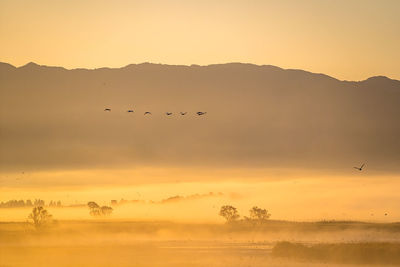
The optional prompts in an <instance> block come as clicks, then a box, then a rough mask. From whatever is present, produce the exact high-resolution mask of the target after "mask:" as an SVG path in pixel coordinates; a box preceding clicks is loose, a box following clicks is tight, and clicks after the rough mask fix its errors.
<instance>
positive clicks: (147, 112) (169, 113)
mask: <svg viewBox="0 0 400 267" xmlns="http://www.w3.org/2000/svg"><path fill="white" fill-rule="evenodd" d="M104 111H107V112H111V108H105V109H104ZM126 112H128V113H133V112H134V111H133V109H128V110H127V111H126ZM206 113H207V112H204V111H198V112H196V114H197V115H198V116H202V115H205V114H206ZM172 114H173V113H172V112H165V115H167V116H171V115H172ZM179 114H181V115H182V116H185V115H186V114H187V112H186V111H185V112H182V111H181V112H179ZM143 115H152V113H151V112H150V111H146V112H145V113H144V114H143Z"/></svg>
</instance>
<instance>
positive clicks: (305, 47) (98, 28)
mask: <svg viewBox="0 0 400 267" xmlns="http://www.w3.org/2000/svg"><path fill="white" fill-rule="evenodd" d="M398 14H400V1H397V0H383V1H377V0H374V1H372V0H335V1H333V0H332V1H330V0H325V1H320V0H304V1H297V0H280V1H268V0H265V1H247V0H246V1H244V0H243V1H238V0H234V1H231V0H230V1H227V0H226V1H209V0H204V1H194V0H184V1H178V0H172V1H161V0H149V1H136V0H132V1H123V0H116V1H103V0H98V1H94V0H87V1H78V0H68V1H66V0H64V1H61V0H60V1H53V0H40V1H28V0H2V1H0V44H1V45H0V46H1V49H0V61H2V62H7V63H11V64H13V65H16V66H21V65H24V64H26V63H27V62H29V61H34V62H37V63H39V64H44V65H57V66H64V67H67V68H77V67H85V68H97V67H102V66H108V67H121V66H124V65H127V64H130V63H141V62H155V63H165V64H185V65H190V64H201V65H205V64H212V63H225V62H249V63H255V64H271V65H277V66H280V67H283V68H298V69H305V70H309V71H312V72H320V73H326V74H328V75H331V76H334V77H336V78H339V79H346V80H363V79H366V78H367V77H370V76H374V75H386V76H389V77H391V78H395V79H400V49H399V47H400V34H399V26H400V16H399V15H398Z"/></svg>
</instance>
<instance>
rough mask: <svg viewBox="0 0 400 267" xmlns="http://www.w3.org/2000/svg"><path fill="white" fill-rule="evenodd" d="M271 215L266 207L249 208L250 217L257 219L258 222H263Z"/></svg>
mask: <svg viewBox="0 0 400 267" xmlns="http://www.w3.org/2000/svg"><path fill="white" fill-rule="evenodd" d="M270 216H271V214H269V213H268V211H267V210H266V209H261V208H259V207H257V206H254V207H253V208H252V209H251V210H250V219H251V220H255V221H259V222H265V221H266V220H268V218H269V217H270Z"/></svg>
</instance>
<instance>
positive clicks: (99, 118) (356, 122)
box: [0, 63, 400, 173]
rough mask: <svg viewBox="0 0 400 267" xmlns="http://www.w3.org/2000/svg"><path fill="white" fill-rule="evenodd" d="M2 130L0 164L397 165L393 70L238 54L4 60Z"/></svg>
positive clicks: (399, 145)
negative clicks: (208, 59) (183, 61)
mask: <svg viewBox="0 0 400 267" xmlns="http://www.w3.org/2000/svg"><path fill="white" fill-rule="evenodd" d="M105 108H110V109H111V112H104V109H105ZM128 109H132V110H134V112H133V113H128V112H127V110H128ZM145 111H150V112H152V114H153V115H146V116H144V115H143V114H144V112H145ZM181 111H187V112H188V113H187V114H186V115H185V116H182V115H180V114H179V112H181ZM198 111H204V112H207V114H206V115H204V116H198V115H196V114H195V113H196V112H198ZM165 112H172V113H173V114H172V115H171V116H166V115H165ZM0 129H1V131H0V168H1V169H2V170H3V171H11V170H19V169H23V168H32V169H50V168H51V169H54V168H55V169H75V168H92V167H100V166H101V167H122V166H124V167H127V166H128V167H133V166H178V167H179V166H192V165H195V166H215V167H232V166H235V167H262V168H304V169H329V170H331V171H341V170H347V169H348V170H350V169H351V168H352V166H353V165H354V166H355V165H358V164H361V163H364V162H366V163H367V166H369V167H370V169H375V170H377V171H382V172H393V173H399V172H400V138H399V137H400V81H398V80H393V79H389V78H387V77H384V76H377V77H371V78H368V79H366V80H363V81H340V80H337V79H335V78H332V77H330V76H327V75H324V74H316V73H311V72H307V71H303V70H293V69H282V68H279V67H275V66H270V65H262V66H259V65H252V64H242V63H228V64H216V65H208V66H198V65H191V66H179V65H163V64H151V63H143V64H131V65H128V66H125V67H122V68H99V69H91V70H89V69H72V70H68V69H65V68H62V67H49V66H40V65H37V64H35V63H29V64H27V65H25V66H22V67H18V68H16V67H14V66H12V65H10V64H7V63H0Z"/></svg>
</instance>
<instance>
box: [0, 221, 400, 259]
mask: <svg viewBox="0 0 400 267" xmlns="http://www.w3.org/2000/svg"><path fill="white" fill-rule="evenodd" d="M399 241H400V224H398V223H391V224H375V223H362V222H334V221H331V222H304V223H296V222H286V221H269V222H267V223H265V224H263V225H248V224H240V223H239V224H231V225H223V224H183V223H172V222H150V221H147V222H146V221H144V222H133V221H113V220H111V221H106V220H104V221H101V220H97V221H96V220H93V221H58V222H56V223H54V224H53V225H51V226H50V227H48V228H46V229H42V230H40V231H37V230H35V229H34V228H33V227H32V226H31V225H29V224H27V223H22V222H18V223H17V222H10V223H5V222H3V223H0V266H138V267H139V266H144V267H147V266H149V267H150V266H165V267H167V266H174V267H181V266H182V267H184V266H185V267H187V266H196V267H197V266H216V267H220V266H232V267H236V266H237V267H244V266H255V267H257V266H321V265H322V266H350V265H348V264H357V265H359V264H374V265H376V266H379V265H385V264H399V263H400V258H399V256H396V255H400V245H399V244H400V243H398V242H399ZM349 251H352V252H351V253H350V254H349ZM352 255H353V256H354V257H352ZM371 255H372V256H371ZM371 257H372V258H371ZM368 259H372V260H368ZM388 259H389V260H388ZM343 264H345V265H343Z"/></svg>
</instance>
